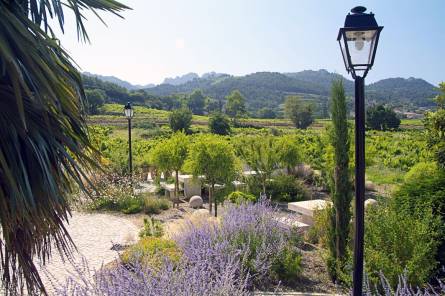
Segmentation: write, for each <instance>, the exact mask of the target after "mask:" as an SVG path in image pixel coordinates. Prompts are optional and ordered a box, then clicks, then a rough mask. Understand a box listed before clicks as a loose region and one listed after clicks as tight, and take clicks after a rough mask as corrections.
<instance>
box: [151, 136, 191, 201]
mask: <svg viewBox="0 0 445 296" xmlns="http://www.w3.org/2000/svg"><path fill="white" fill-rule="evenodd" d="M188 146H189V141H188V138H187V136H186V135H185V134H184V133H182V132H177V133H176V134H174V135H173V136H172V137H171V138H170V139H168V140H165V141H163V142H160V143H159V144H158V145H156V146H155V147H154V148H153V151H152V152H151V158H152V162H153V164H154V165H155V166H156V167H158V168H159V170H161V171H162V172H171V171H173V172H175V201H176V202H177V201H178V199H179V194H178V191H179V171H180V170H181V169H182V167H183V165H184V162H185V160H186V158H187V153H188Z"/></svg>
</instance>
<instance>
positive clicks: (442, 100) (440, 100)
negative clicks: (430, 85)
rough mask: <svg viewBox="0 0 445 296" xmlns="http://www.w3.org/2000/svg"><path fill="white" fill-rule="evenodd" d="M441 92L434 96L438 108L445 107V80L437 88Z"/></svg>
mask: <svg viewBox="0 0 445 296" xmlns="http://www.w3.org/2000/svg"><path fill="white" fill-rule="evenodd" d="M437 90H438V91H439V94H438V95H437V96H436V97H435V98H434V101H435V102H436V104H437V108H438V109H444V108H445V82H441V83H439V87H438V88H437Z"/></svg>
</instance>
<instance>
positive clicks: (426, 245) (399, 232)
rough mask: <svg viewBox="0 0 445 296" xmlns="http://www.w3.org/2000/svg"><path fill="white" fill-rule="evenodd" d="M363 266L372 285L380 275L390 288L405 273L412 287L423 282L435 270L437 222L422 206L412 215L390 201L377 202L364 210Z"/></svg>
mask: <svg viewBox="0 0 445 296" xmlns="http://www.w3.org/2000/svg"><path fill="white" fill-rule="evenodd" d="M365 217H366V220H365V227H366V230H365V260H366V263H365V266H366V270H367V272H368V275H369V277H370V280H371V282H373V283H374V284H375V283H377V282H378V281H379V277H378V275H379V273H380V272H383V274H384V275H385V277H386V278H387V279H388V280H389V282H390V284H391V285H392V286H393V287H394V286H395V285H396V284H397V282H398V277H399V276H400V275H401V274H403V273H406V276H407V278H408V282H409V283H410V284H412V285H413V286H417V285H422V284H424V283H426V282H427V281H428V280H429V278H430V276H431V275H432V273H433V272H434V271H435V270H436V267H437V266H438V262H437V261H436V258H435V257H436V254H437V249H438V245H439V241H438V237H439V236H440V235H441V227H442V226H441V221H440V219H439V217H437V216H435V215H434V214H433V213H432V210H431V208H429V207H427V206H425V207H423V208H418V209H416V212H415V213H407V212H406V211H403V210H401V209H400V208H399V207H398V206H397V204H396V203H394V202H393V201H389V202H387V203H386V202H384V201H381V202H380V203H379V204H378V205H376V206H373V207H370V208H368V209H367V211H366V216H365Z"/></svg>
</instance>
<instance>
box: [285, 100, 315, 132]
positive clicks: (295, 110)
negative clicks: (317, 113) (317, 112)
mask: <svg viewBox="0 0 445 296" xmlns="http://www.w3.org/2000/svg"><path fill="white" fill-rule="evenodd" d="M284 113H285V114H286V116H287V117H288V118H289V119H290V120H292V122H293V123H294V125H295V127H296V128H302V129H305V128H308V127H309V126H310V125H311V124H312V122H314V118H313V113H314V112H313V106H312V104H310V103H307V102H304V101H303V100H302V98H301V97H299V96H288V97H287V98H286V101H285V102H284Z"/></svg>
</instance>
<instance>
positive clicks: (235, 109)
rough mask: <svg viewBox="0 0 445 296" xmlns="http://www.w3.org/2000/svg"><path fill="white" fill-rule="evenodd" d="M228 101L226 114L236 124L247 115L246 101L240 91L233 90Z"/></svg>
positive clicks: (227, 98)
mask: <svg viewBox="0 0 445 296" xmlns="http://www.w3.org/2000/svg"><path fill="white" fill-rule="evenodd" d="M226 100H227V103H226V106H225V110H226V114H227V115H229V116H230V117H231V118H232V119H233V121H234V122H236V120H237V119H238V118H239V117H241V116H243V115H245V114H246V103H245V99H244V97H243V95H242V94H241V93H240V92H239V90H233V91H232V92H231V93H230V95H229V96H227V97H226Z"/></svg>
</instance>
